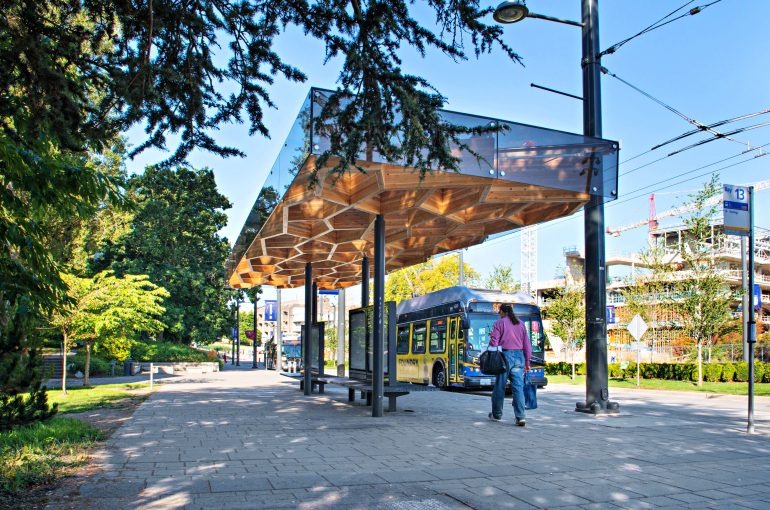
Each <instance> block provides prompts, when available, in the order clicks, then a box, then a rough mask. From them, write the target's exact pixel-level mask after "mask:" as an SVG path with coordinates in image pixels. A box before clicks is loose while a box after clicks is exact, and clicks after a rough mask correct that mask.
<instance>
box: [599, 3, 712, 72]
mask: <svg viewBox="0 0 770 510" xmlns="http://www.w3.org/2000/svg"><path fill="white" fill-rule="evenodd" d="M693 1H694V0H690V1H689V2H687V3H685V4H684V5H682V6H681V7H678V8H676V9H674V10H673V11H671V12H670V13H668V14H666V15H665V16H663V17H662V18H661V19H659V20H658V21H656V22H655V23H653V24H652V25H650V26H648V27H647V28H645V29H643V30H641V31H639V32H637V33H636V34H634V35H632V36H631V37H627V38H626V39H623V40H622V41H620V42H617V43H615V44H613V45H612V46H610V47H609V48H607V49H606V50H604V51H602V52H601V53H599V55H598V56H599V58H601V57H603V56H604V55H611V54H613V53H615V52H616V51H618V49H619V48H620V47H621V46H623V45H624V44H626V43H628V42H630V41H632V40H634V39H636V38H637V37H640V36H642V35H644V34H646V33H649V32H652V31H653V30H657V29H658V28H662V27H664V26H666V25H668V24H669V23H673V22H674V21H677V20H680V19H682V18H685V17H687V16H695V15H696V14H698V13H700V12H702V11H703V10H704V9H706V8H707V7H711V6H712V5H714V4H716V3H719V2H721V1H722V0H714V1H713V2H711V3H708V4H705V5H699V6H697V7H693V8H692V9H690V10H689V11H687V12H685V13H683V14H680V15H679V16H677V17H676V18H673V19H670V20H668V21H665V20H666V19H667V18H670V17H671V16H673V15H674V14H676V13H677V12H679V11H680V10H682V9H684V8H685V7H687V6H688V5H690V4H691V3H692V2H693Z"/></svg>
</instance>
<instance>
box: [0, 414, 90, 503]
mask: <svg viewBox="0 0 770 510" xmlns="http://www.w3.org/2000/svg"><path fill="white" fill-rule="evenodd" d="M101 437H102V432H100V431H99V430H97V429H96V428H94V427H92V426H91V425H88V424H87V423H85V422H82V421H80V420H76V419H74V418H65V417H60V416H57V417H55V418H53V419H51V420H49V421H47V422H46V423H36V424H34V425H29V426H26V427H20V428H17V429H14V430H12V431H10V432H0V506H2V504H3V503H6V502H8V503H9V504H11V507H14V502H15V504H20V502H19V501H18V500H16V499H15V495H25V494H26V493H27V490H28V489H29V488H32V487H34V486H37V485H40V484H44V483H49V482H51V481H53V480H55V479H57V478H59V477H62V476H66V475H67V474H69V473H70V471H71V470H72V469H74V468H76V467H78V466H81V465H83V464H84V463H85V462H86V459H87V448H88V447H89V446H91V445H92V444H93V442H94V441H97V440H98V439H101ZM22 506H23V505H21V506H19V507H17V508H21V507H22Z"/></svg>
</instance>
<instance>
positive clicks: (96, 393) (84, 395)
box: [47, 383, 149, 413]
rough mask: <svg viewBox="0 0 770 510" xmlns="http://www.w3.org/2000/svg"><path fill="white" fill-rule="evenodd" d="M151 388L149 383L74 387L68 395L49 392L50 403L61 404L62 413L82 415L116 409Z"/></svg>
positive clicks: (69, 389) (142, 397)
mask: <svg viewBox="0 0 770 510" xmlns="http://www.w3.org/2000/svg"><path fill="white" fill-rule="evenodd" d="M147 386H149V383H134V384H103V385H100V386H92V387H90V388H84V387H82V386H74V387H72V388H67V394H66V395H62V392H61V389H51V390H48V391H47V393H48V402H50V403H51V404H54V403H56V404H59V412H60V413H82V412H84V411H92V410H94V409H101V408H105V407H116V406H117V405H118V404H119V403H120V402H121V401H122V400H125V399H127V398H141V399H142V400H144V398H146V397H147V396H146V395H137V394H136V392H135V391H133V390H137V389H139V388H144V387H147Z"/></svg>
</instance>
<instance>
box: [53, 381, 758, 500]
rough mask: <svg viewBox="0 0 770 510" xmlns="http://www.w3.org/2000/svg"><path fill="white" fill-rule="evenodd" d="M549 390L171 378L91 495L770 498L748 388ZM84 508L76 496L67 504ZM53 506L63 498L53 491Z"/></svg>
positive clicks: (107, 458) (89, 482) (111, 453)
mask: <svg viewBox="0 0 770 510" xmlns="http://www.w3.org/2000/svg"><path fill="white" fill-rule="evenodd" d="M583 391H584V389H583V388H581V387H570V386H559V387H556V386H553V387H551V388H549V389H547V390H545V391H541V392H540V393H539V394H538V397H539V404H540V407H539V408H538V409H537V410H535V411H530V412H529V415H528V419H527V426H526V427H524V428H521V427H516V426H514V424H513V418H512V415H513V413H512V410H511V409H510V407H506V409H505V416H504V418H503V421H502V422H499V423H496V422H491V421H489V420H488V419H487V413H488V412H489V409H490V403H489V397H488V396H484V395H479V394H463V393H454V392H416V393H412V394H410V395H408V396H406V397H402V398H400V399H399V411H398V412H396V413H386V415H385V417H383V418H380V419H375V418H372V417H371V410H370V408H368V407H366V406H365V405H363V403H362V402H361V401H360V400H358V401H357V402H356V404H355V405H350V404H349V403H348V402H347V390H346V389H344V388H333V387H329V386H327V393H326V394H324V395H318V394H313V395H312V396H309V397H308V396H304V395H303V394H302V393H301V392H300V391H298V388H297V384H296V383H295V382H293V381H290V380H287V379H286V378H283V377H281V376H280V375H277V374H275V373H274V372H265V371H263V370H260V371H225V372H222V373H216V374H210V375H205V376H200V377H198V378H197V379H196V380H195V381H194V382H180V383H177V384H167V385H162V386H161V387H160V389H159V391H158V392H157V393H155V394H154V395H153V396H152V397H151V398H150V399H149V400H148V401H146V402H145V403H144V404H143V405H142V406H141V407H140V408H139V409H138V410H137V411H136V413H135V414H134V416H133V418H132V419H131V420H130V421H128V422H127V423H126V424H124V425H123V426H122V427H120V428H119V429H118V430H117V431H116V432H115V434H114V435H113V436H112V438H111V439H110V440H109V441H108V442H107V445H106V447H105V448H104V449H103V450H102V451H100V452H98V454H97V462H98V463H99V464H100V465H101V468H102V469H101V470H100V471H99V473H98V474H96V475H94V476H92V477H90V478H88V479H86V480H84V482H83V483H82V485H81V486H80V489H79V494H78V495H77V497H76V498H75V500H71V501H69V503H68V505H74V504H77V505H78V506H79V507H80V508H97V509H98V508H169V509H177V508H185V509H187V508H189V509H203V508H237V509H252V508H256V509H259V508H299V509H307V510H313V509H322V508H334V509H347V508H351V509H353V508H355V509H358V508H361V509H370V508H377V509H391V510H397V509H416V510H422V509H426V510H428V509H430V510H432V509H467V508H477V509H511V508H512V509H528V508H565V509H566V508H569V509H573V508H582V509H604V508H608V509H609V508H612V509H614V508H631V509H644V508H720V509H722V508H740V509H743V508H770V477H768V476H767V471H768V468H770V413H769V412H768V407H770V406H769V405H768V404H770V401H768V400H767V399H758V400H757V408H758V410H759V411H758V413H757V430H758V433H757V434H756V435H753V436H748V435H746V433H745V415H746V411H745V407H746V404H745V402H746V399H745V397H732V396H713V395H712V396H709V395H705V394H682V393H664V392H632V391H620V390H618V391H613V392H612V398H613V399H615V400H618V401H619V402H620V403H621V410H622V413H621V415H619V416H611V417H593V416H587V415H582V414H579V413H575V412H574V411H573V409H574V405H575V402H577V401H579V400H581V399H582V398H584V397H583V395H584V393H583ZM69 507H70V506H67V508H69ZM50 508H52V509H56V508H59V506H57V504H53V503H52V504H51V505H50Z"/></svg>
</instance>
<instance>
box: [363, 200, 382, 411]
mask: <svg viewBox="0 0 770 510" xmlns="http://www.w3.org/2000/svg"><path fill="white" fill-rule="evenodd" d="M368 276H369V275H368V274H367V275H366V277H367V279H368ZM384 317H385V217H384V216H383V215H382V214H378V215H377V218H376V219H375V220H374V318H373V321H372V322H373V329H374V331H373V332H372V333H373V334H372V357H373V363H372V365H373V366H372V416H374V417H380V416H382V396H383V391H384V388H383V386H384V384H385V374H384V370H383V368H384V367H383V358H384V356H385V347H384V345H385V342H384V338H385V320H384Z"/></svg>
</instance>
